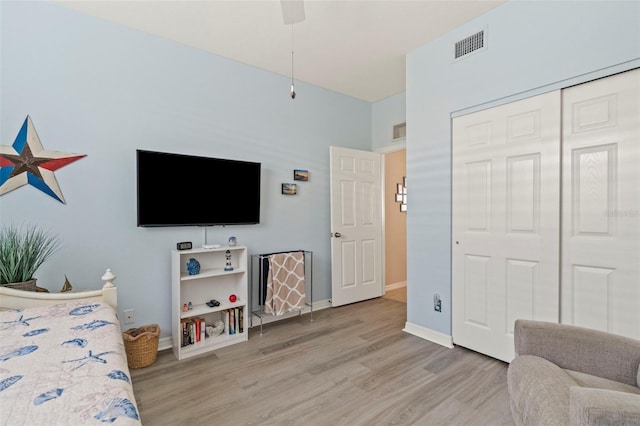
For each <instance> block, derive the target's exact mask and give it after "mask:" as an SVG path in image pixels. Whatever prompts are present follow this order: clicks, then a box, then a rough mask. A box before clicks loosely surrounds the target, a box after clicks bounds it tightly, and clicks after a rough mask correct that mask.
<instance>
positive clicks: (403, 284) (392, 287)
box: [384, 281, 407, 291]
mask: <svg viewBox="0 0 640 426" xmlns="http://www.w3.org/2000/svg"><path fill="white" fill-rule="evenodd" d="M406 286H407V282H406V281H400V282H397V283H393V284H388V285H385V286H384V290H385V291H389V290H395V289H397V288H403V287H406Z"/></svg>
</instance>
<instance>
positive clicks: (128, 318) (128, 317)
mask: <svg viewBox="0 0 640 426" xmlns="http://www.w3.org/2000/svg"><path fill="white" fill-rule="evenodd" d="M134 322H136V320H135V319H134V317H133V309H125V310H124V323H125V324H132V323H134Z"/></svg>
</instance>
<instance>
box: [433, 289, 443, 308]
mask: <svg viewBox="0 0 640 426" xmlns="http://www.w3.org/2000/svg"><path fill="white" fill-rule="evenodd" d="M433 310H434V311H436V312H442V300H440V295H439V294H437V293H436V294H434V295H433Z"/></svg>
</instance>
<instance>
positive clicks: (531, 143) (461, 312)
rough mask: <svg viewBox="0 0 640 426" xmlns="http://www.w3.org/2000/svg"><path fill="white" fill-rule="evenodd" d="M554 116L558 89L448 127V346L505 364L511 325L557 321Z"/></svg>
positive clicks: (557, 191)
mask: <svg viewBox="0 0 640 426" xmlns="http://www.w3.org/2000/svg"><path fill="white" fill-rule="evenodd" d="M559 111H560V92H559V91H556V92H552V93H548V94H544V95H540V96H536V97H532V98H529V99H525V100H522V101H518V102H514V103H511V104H508V105H503V106H499V107H496V108H491V109H488V110H484V111H480V112H477V113H473V114H469V115H466V116H462V117H458V118H456V119H454V120H453V200H452V201H453V247H452V265H453V268H452V298H453V300H452V302H453V303H452V310H453V311H452V329H453V341H454V343H455V344H459V345H461V346H465V347H467V348H470V349H473V350H475V351H478V352H481V353H484V354H487V355H490V356H492V357H494V358H498V359H501V360H504V361H511V359H513V356H514V350H513V325H514V321H515V319H517V318H535V319H539V320H546V321H554V322H557V321H558V319H559V287H558V279H559V253H560V246H559V244H560V241H559V240H560V215H559V211H560V186H559V184H558V183H559V180H560V113H559Z"/></svg>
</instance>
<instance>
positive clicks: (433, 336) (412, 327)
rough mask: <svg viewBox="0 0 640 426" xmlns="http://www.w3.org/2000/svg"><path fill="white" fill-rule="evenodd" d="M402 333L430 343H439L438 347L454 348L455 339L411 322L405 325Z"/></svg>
mask: <svg viewBox="0 0 640 426" xmlns="http://www.w3.org/2000/svg"><path fill="white" fill-rule="evenodd" d="M402 331H405V332H407V333H409V334H413V335H414V336H418V337H420V338H422V339H425V340H428V341H430V342H433V343H437V344H438V345H441V346H444V347H446V348H450V349H451V348H453V338H452V337H451V336H448V335H446V334H442V333H440V332H439V331H435V330H431V329H429V328H426V327H423V326H421V325H417V324H412V323H410V322H406V323H405V324H404V328H403V329H402Z"/></svg>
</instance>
